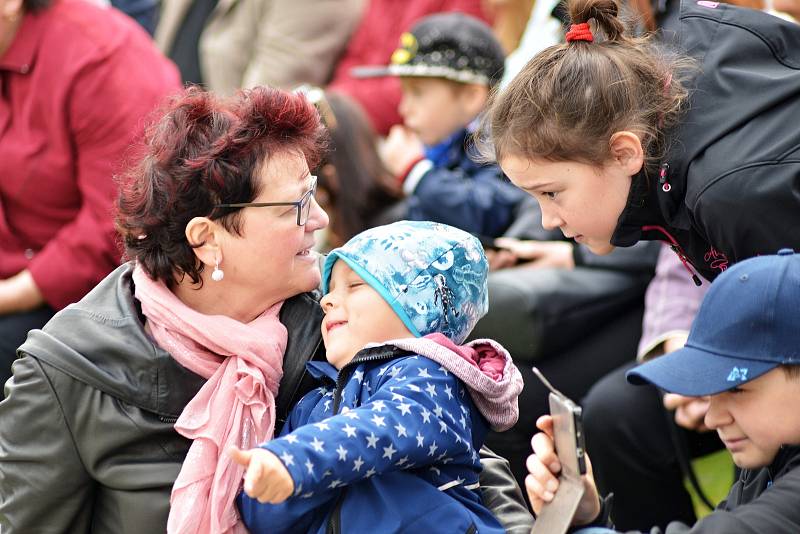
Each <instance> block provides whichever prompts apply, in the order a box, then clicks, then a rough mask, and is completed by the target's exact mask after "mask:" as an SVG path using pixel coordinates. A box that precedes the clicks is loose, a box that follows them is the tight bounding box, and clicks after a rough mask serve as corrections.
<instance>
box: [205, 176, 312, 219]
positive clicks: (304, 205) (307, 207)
mask: <svg viewBox="0 0 800 534" xmlns="http://www.w3.org/2000/svg"><path fill="white" fill-rule="evenodd" d="M316 193H317V177H316V176H314V175H313V174H312V175H311V189H309V190H308V191H306V192H305V193H304V194H303V196H302V197H300V200H295V201H294V202H238V203H235V204H216V205H214V208H215V209H216V208H265V207H268V206H294V207H295V208H296V210H297V226H304V225H305V224H306V221H308V215H309V213H311V199H312V198H314V195H315V194H316Z"/></svg>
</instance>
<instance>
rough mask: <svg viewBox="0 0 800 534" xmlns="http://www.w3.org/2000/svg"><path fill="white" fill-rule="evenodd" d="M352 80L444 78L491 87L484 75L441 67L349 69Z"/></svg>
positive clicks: (363, 67)
mask: <svg viewBox="0 0 800 534" xmlns="http://www.w3.org/2000/svg"><path fill="white" fill-rule="evenodd" d="M350 74H351V75H352V76H353V78H378V77H381V76H403V77H410V78H444V79H446V80H452V81H454V82H460V83H477V84H483V85H491V83H492V82H491V80H489V78H487V77H486V76H485V75H484V74H480V73H477V72H473V71H470V70H458V69H454V68H452V67H445V66H441V65H421V64H413V65H412V64H409V65H386V66H362V67H353V68H352V69H350Z"/></svg>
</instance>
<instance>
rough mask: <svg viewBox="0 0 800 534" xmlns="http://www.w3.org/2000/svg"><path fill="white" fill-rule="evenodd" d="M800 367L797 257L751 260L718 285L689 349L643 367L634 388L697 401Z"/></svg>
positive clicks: (633, 373) (631, 376)
mask: <svg viewBox="0 0 800 534" xmlns="http://www.w3.org/2000/svg"><path fill="white" fill-rule="evenodd" d="M781 364H794V365H800V254H795V253H794V251H793V250H790V249H783V250H781V251H780V252H778V254H777V255H770V256H759V257H757V258H751V259H748V260H745V261H742V262H739V263H737V264H736V265H734V266H732V267H731V268H729V269H728V270H727V271H725V272H724V273H722V274H721V275H719V276H718V277H717V279H716V280H714V283H713V284H711V287H710V288H709V290H708V293H707V294H706V296H705V298H704V299H703V302H702V304H701V305H700V309H699V310H698V312H697V317H696V318H695V320H694V323H693V324H692V328H691V331H690V332H689V339H688V341H687V342H686V346H685V347H684V348H682V349H679V350H676V351H675V352H671V353H669V354H665V355H664V356H661V357H659V358H656V359H654V360H651V361H649V362H647V363H645V364H642V365H639V366H637V367H635V368H633V369H631V370H630V371H628V373H627V374H626V377H627V379H628V382H630V383H631V384H637V385H642V384H648V383H649V384H653V385H655V386H657V387H659V388H661V389H663V390H665V391H668V392H671V393H679V394H681V395H687V396H693V397H699V396H703V395H714V394H717V393H721V392H723V391H726V390H729V389H731V388H734V387H736V386H738V385H740V384H743V383H745V382H749V381H750V380H753V379H755V378H758V377H759V376H761V375H763V374H764V373H766V372H768V371H770V370H772V369H774V368H776V367H777V366H779V365H781Z"/></svg>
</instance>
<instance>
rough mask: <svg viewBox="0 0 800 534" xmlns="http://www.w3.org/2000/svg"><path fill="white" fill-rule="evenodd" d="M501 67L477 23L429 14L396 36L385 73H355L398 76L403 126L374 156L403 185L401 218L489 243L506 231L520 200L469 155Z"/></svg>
mask: <svg viewBox="0 0 800 534" xmlns="http://www.w3.org/2000/svg"><path fill="white" fill-rule="evenodd" d="M504 60H505V56H504V53H503V48H502V46H501V45H500V43H499V42H498V41H497V39H496V38H495V36H494V35H493V34H492V29H491V28H490V27H489V26H487V25H486V24H485V23H484V22H482V21H480V20H478V19H476V18H474V17H471V16H469V15H465V14H463V13H456V12H453V13H437V14H435V15H430V16H428V17H425V18H423V19H421V20H420V21H419V22H417V23H416V24H415V25H414V27H413V28H411V30H410V31H409V32H407V33H404V34H403V35H402V36H401V38H400V46H399V48H398V49H397V50H395V52H394V53H393V54H392V58H391V63H390V64H389V65H388V66H382V67H362V68H361V69H358V70H357V72H356V74H357V75H359V76H362V77H364V76H398V77H400V82H401V84H402V99H401V101H400V106H399V109H398V110H399V112H400V115H401V116H402V117H403V122H404V126H399V125H398V126H395V127H393V128H392V129H391V131H390V132H389V136H388V137H387V139H386V142H385V143H384V144H383V145H382V150H381V155H382V157H383V159H384V162H385V164H386V166H387V168H388V170H389V171H390V172H392V173H393V174H395V176H397V178H398V180H400V181H401V182H402V184H403V191H404V192H405V194H406V195H407V197H408V203H407V212H406V214H405V217H406V218H408V219H413V220H430V221H437V222H442V223H446V224H449V225H452V226H455V227H457V228H461V229H462V230H466V231H468V232H472V233H475V234H482V235H485V236H489V237H498V236H500V235H502V234H503V233H504V231H505V230H506V229H507V228H508V227H509V226H510V224H511V222H512V220H513V217H514V213H515V209H516V208H517V207H518V206H519V204H520V203H521V202H522V200H523V199H524V196H525V194H524V193H523V192H522V191H521V190H519V189H517V188H515V187H514V186H513V185H511V183H510V182H508V180H507V179H506V178H505V176H504V175H503V172H502V171H501V170H500V168H499V166H497V165H496V164H481V163H476V162H475V161H474V160H473V159H472V157H471V156H473V155H474V154H472V149H471V148H470V135H471V133H472V132H473V131H474V130H475V128H476V122H477V121H476V119H477V117H478V116H479V115H480V114H481V113H482V112H483V110H484V108H485V107H486V102H487V99H488V95H489V91H490V90H491V89H492V88H493V87H494V86H495V85H496V84H497V83H498V82H499V81H500V79H501V78H502V76H503V65H504Z"/></svg>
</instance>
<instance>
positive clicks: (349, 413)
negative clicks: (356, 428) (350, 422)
mask: <svg viewBox="0 0 800 534" xmlns="http://www.w3.org/2000/svg"><path fill="white" fill-rule="evenodd" d="M342 415H343V416H345V417H349V418H350V419H361V418H360V417H359V416H358V414H357V413H356V412H355V411H353V410H348V411H347V412H346V413H343V414H342Z"/></svg>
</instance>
